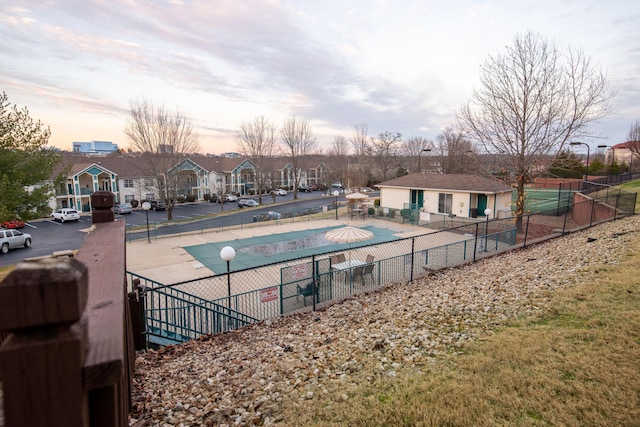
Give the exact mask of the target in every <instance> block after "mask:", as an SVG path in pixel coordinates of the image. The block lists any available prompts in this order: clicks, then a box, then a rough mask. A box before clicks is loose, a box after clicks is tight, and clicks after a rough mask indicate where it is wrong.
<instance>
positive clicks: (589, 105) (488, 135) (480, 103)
mask: <svg viewBox="0 0 640 427" xmlns="http://www.w3.org/2000/svg"><path fill="white" fill-rule="evenodd" d="M613 95H614V93H613V91H611V90H610V87H609V83H608V80H607V77H606V75H605V74H604V73H603V72H602V71H601V70H600V69H599V68H596V67H594V66H593V65H592V64H591V62H590V59H589V58H588V57H586V56H585V55H584V53H583V52H582V51H580V50H576V49H572V48H570V47H569V48H568V49H567V50H566V51H560V50H559V48H558V47H557V46H556V45H555V44H554V43H551V42H549V41H547V40H546V39H543V38H542V37H541V36H540V35H538V34H536V33H533V32H527V33H525V34H522V35H516V36H515V38H514V42H513V45H512V46H507V47H506V52H505V53H503V54H496V55H495V56H490V57H489V58H488V59H487V60H486V61H485V62H484V64H483V65H482V66H481V67H480V88H479V89H476V90H474V92H473V94H472V96H471V100H470V101H469V102H468V103H467V104H466V105H465V106H463V108H462V109H461V112H460V115H459V117H458V119H459V124H460V126H461V128H462V129H463V130H464V131H465V132H467V135H468V136H469V137H470V138H471V139H472V140H474V141H477V142H479V143H481V144H482V145H483V146H484V147H485V149H486V151H487V152H489V153H492V154H498V153H504V154H507V155H508V158H509V159H510V161H511V165H510V167H511V171H512V172H514V173H515V175H516V185H517V201H516V212H515V214H516V217H517V220H516V224H517V226H518V229H519V230H521V228H522V215H523V214H524V185H525V182H526V180H527V179H528V177H529V174H530V172H531V170H532V167H533V166H534V165H535V164H536V163H537V162H538V161H539V160H540V159H542V158H543V157H545V156H548V155H549V154H555V153H556V152H558V151H559V150H561V149H562V147H563V146H564V145H565V144H567V143H568V142H570V140H572V139H581V138H585V137H589V136H593V134H592V133H591V132H590V131H589V125H590V124H592V123H593V122H595V121H597V120H599V119H601V118H602V117H604V116H606V115H607V114H608V113H609V112H610V109H611V105H610V100H611V98H612V97H613Z"/></svg>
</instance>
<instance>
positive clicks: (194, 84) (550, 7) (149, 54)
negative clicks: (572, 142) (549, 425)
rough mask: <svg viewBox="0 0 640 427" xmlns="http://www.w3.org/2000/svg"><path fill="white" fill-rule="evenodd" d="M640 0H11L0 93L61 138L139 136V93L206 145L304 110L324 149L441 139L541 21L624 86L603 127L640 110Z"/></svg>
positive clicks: (221, 147) (545, 31)
mask: <svg viewBox="0 0 640 427" xmlns="http://www.w3.org/2000/svg"><path fill="white" fill-rule="evenodd" d="M638 22H640V2H638V1H637V0H607V1H602V0H537V1H528V0H517V1H513V0H485V1H471V0H468V1H464V0H448V1H441V0H437V1H432V0H416V1H413V0H353V1H350V0H246V1H242V0H226V1H220V0H193V1H192V0H167V1H163V0H143V1H136V0H59V1H57V0H48V1H46V0H45V1H37V0H36V1H24V0H23V1H20V0H18V1H16V0H0V40H2V43H0V70H1V72H0V91H4V92H6V94H7V95H8V97H9V102H10V103H12V104H16V105H18V106H19V107H27V108H28V109H29V113H30V115H31V117H32V118H34V119H37V120H40V121H41V122H42V123H43V124H44V125H46V126H48V127H50V129H51V138H50V140H49V142H50V145H53V146H55V147H59V148H61V149H64V150H71V149H72V143H73V142H74V141H94V140H96V141H111V142H114V143H116V144H118V146H119V147H120V148H127V147H128V146H129V142H128V141H127V138H126V136H125V135H124V132H123V129H124V127H125V125H126V122H127V119H128V117H129V106H130V102H131V101H132V100H137V99H142V98H147V99H149V100H151V101H152V102H153V103H154V105H162V106H164V107H166V108H167V109H169V110H172V111H173V110H178V111H180V112H181V113H183V114H184V115H186V116H187V117H189V119H190V120H191V122H192V124H193V126H194V129H195V130H196V132H197V133H198V134H199V140H200V147H201V152H202V153H212V154H221V153H224V152H229V151H237V149H238V148H237V145H236V142H237V131H238V129H239V128H240V125H241V124H242V123H243V122H249V121H252V120H253V119H254V118H256V117H257V116H261V115H262V116H265V117H267V118H268V119H269V120H271V121H272V122H273V123H274V124H276V125H280V124H282V122H283V120H285V119H287V118H289V117H291V116H293V115H295V116H296V117H298V118H308V119H309V121H310V123H311V125H312V128H313V132H314V135H315V137H316V139H317V141H318V146H319V147H321V148H323V149H325V150H327V149H328V148H329V147H330V145H331V143H332V142H333V140H334V137H335V136H336V135H342V136H344V137H346V138H349V137H350V136H351V135H353V133H354V126H355V125H359V124H366V125H367V128H368V134H369V136H377V135H378V134H379V133H382V132H386V131H390V132H394V133H395V132H400V133H401V134H402V135H403V138H410V137H414V136H415V137H424V138H427V139H431V140H435V139H436V137H437V135H438V134H440V133H441V132H442V131H443V130H444V129H445V128H446V127H448V126H452V125H454V124H455V120H456V114H457V113H458V112H459V111H460V107H461V106H462V105H463V104H464V103H465V102H467V101H468V100H469V99H470V97H471V94H472V91H473V89H474V88H477V87H478V82H479V70H480V66H481V65H482V63H483V62H484V61H486V60H487V59H488V58H489V56H495V55H496V54H499V53H504V51H505V47H506V46H511V45H513V40H514V37H515V36H516V35H517V34H522V33H525V32H526V31H533V32H536V33H538V34H540V35H541V36H542V37H544V38H546V39H549V40H550V41H554V42H555V43H557V44H558V46H559V47H560V48H565V47H567V46H571V47H573V48H580V49H582V50H583V51H584V52H585V54H586V55H588V56H589V57H590V58H591V61H592V63H593V64H594V65H595V66H597V67H600V68H601V69H602V70H603V71H604V72H605V73H606V74H607V76H608V78H609V81H610V83H611V85H612V87H613V88H614V89H615V90H616V96H615V98H614V99H613V111H612V113H611V114H610V115H609V116H608V117H607V118H606V119H603V120H601V121H600V122H599V123H597V124H595V125H593V130H594V132H595V133H598V134H600V135H601V136H602V138H603V139H598V140H593V141H587V142H588V143H589V144H591V146H592V147H595V146H596V145H600V144H602V145H614V144H617V143H620V142H624V141H626V136H627V134H628V132H629V129H630V127H631V125H633V124H634V123H635V122H636V120H639V119H640V109H639V107H640V78H639V77H640V26H638Z"/></svg>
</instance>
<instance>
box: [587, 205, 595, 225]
mask: <svg viewBox="0 0 640 427" xmlns="http://www.w3.org/2000/svg"><path fill="white" fill-rule="evenodd" d="M595 207H596V199H591V213H590V214H589V227H592V226H593V211H594V210H595Z"/></svg>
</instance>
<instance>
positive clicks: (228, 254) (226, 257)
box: [220, 246, 236, 315]
mask: <svg viewBox="0 0 640 427" xmlns="http://www.w3.org/2000/svg"><path fill="white" fill-rule="evenodd" d="M235 257H236V250H235V249H233V248H232V247H231V246H225V247H224V248H222V249H221V250H220V258H222V260H223V261H226V262H227V306H228V307H229V310H231V271H230V269H229V267H230V265H229V264H230V263H231V261H233V259H234V258H235ZM230 314H231V313H229V315H230Z"/></svg>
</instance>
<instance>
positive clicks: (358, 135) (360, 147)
mask: <svg viewBox="0 0 640 427" xmlns="http://www.w3.org/2000/svg"><path fill="white" fill-rule="evenodd" d="M368 133H369V126H368V125H367V124H366V123H360V124H357V125H354V131H353V135H352V136H351V139H350V141H349V142H350V143H351V148H352V150H353V154H354V155H356V156H366V155H369V154H370V153H371V146H370V145H369V136H368V135H367V134H368Z"/></svg>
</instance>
